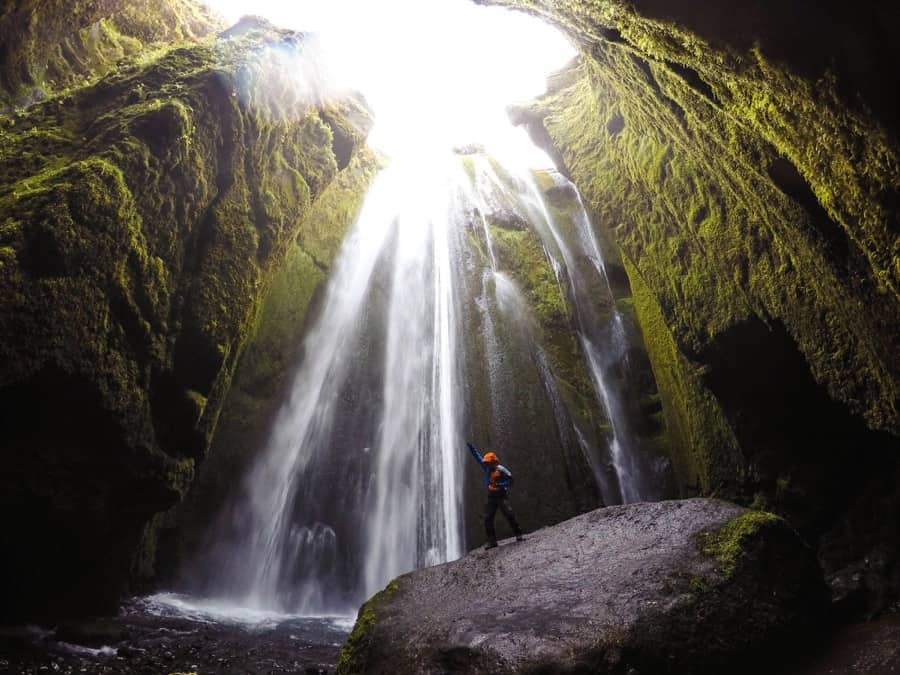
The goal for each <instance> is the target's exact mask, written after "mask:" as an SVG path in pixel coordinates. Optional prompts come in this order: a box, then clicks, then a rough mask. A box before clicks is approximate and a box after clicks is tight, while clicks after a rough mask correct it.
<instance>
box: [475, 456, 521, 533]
mask: <svg viewBox="0 0 900 675" xmlns="http://www.w3.org/2000/svg"><path fill="white" fill-rule="evenodd" d="M466 445H467V446H468V448H469V452H471V453H472V456H473V457H474V458H475V459H476V460H477V461H478V463H479V464H480V465H481V467H482V468H483V469H484V482H485V484H486V485H487V504H485V506H484V531H485V532H486V533H487V539H488V540H487V543H486V544H485V545H484V547H485V548H496V547H497V532H496V531H495V530H494V516H496V515H497V509H500V513H502V514H503V516H504V517H505V518H506V520H507V522H508V523H509V526H510V527H511V528H512V531H513V532H514V533H515V535H516V541H524V540H525V537H524V536H523V535H522V528H521V527H519V523H518V522H517V521H516V516H515V514H514V513H513V510H512V508H511V507H510V505H509V504H508V503H507V501H506V497H507V490H508V489H509V488H510V486H511V485H512V473H510V471H509V469H507V468H506V467H505V466H503V465H502V464H500V458H499V457H497V455H496V454H494V453H493V452H486V453H485V454H484V456H482V455H481V453H480V452H478V450H477V448H476V447H475V446H474V445H472V444H471V443H466Z"/></svg>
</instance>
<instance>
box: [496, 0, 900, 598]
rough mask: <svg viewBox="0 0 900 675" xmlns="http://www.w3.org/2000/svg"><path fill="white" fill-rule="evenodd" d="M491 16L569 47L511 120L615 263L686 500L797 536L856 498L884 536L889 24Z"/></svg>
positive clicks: (617, 11)
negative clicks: (542, 22) (781, 523)
mask: <svg viewBox="0 0 900 675" xmlns="http://www.w3.org/2000/svg"><path fill="white" fill-rule="evenodd" d="M491 4H504V5H508V6H514V7H517V8H520V9H525V10H527V11H529V12H532V13H535V14H537V15H539V16H542V17H544V18H546V19H548V20H549V21H551V22H554V23H556V24H557V25H559V26H560V27H561V28H563V29H564V30H565V31H567V32H568V33H569V34H570V35H571V36H572V37H573V38H574V40H575V42H576V43H577V45H578V48H579V50H580V58H579V59H578V61H577V63H574V64H572V66H571V67H570V68H568V69H567V70H566V71H565V72H563V73H560V74H559V75H558V76H556V77H555V78H554V79H553V81H552V82H551V93H550V94H549V95H548V96H546V97H545V98H544V99H543V100H541V101H539V102H537V103H535V104H533V105H530V106H523V107H521V108H519V109H517V110H516V111H514V114H515V116H516V117H517V118H518V120H519V121H521V122H523V123H525V124H527V125H528V127H529V129H530V131H531V133H532V135H533V136H534V137H535V138H536V139H537V140H538V141H539V142H541V143H543V144H544V145H545V146H549V147H550V148H551V151H552V152H553V154H554V156H555V157H556V158H557V161H558V162H559V163H560V164H561V168H562V169H563V170H564V171H566V172H567V173H568V174H569V175H570V177H571V178H572V179H573V181H574V182H575V183H576V185H578V187H579V188H580V189H581V191H582V192H583V193H584V194H585V195H586V197H587V199H588V201H589V203H590V205H591V207H592V210H593V211H594V213H595V215H596V222H597V223H599V224H601V226H603V227H606V228H608V229H609V230H610V233H611V236H612V237H613V238H614V239H615V241H616V242H617V244H618V246H619V247H620V248H621V251H622V257H623V260H624V263H625V266H626V269H627V272H628V277H629V281H630V284H631V287H632V289H633V290H634V300H635V308H636V311H637V315H638V318H639V320H640V323H641V326H642V328H643V332H644V337H645V341H646V343H647V346H648V350H649V353H650V357H651V361H652V364H653V370H654V373H655V375H656V379H657V383H658V385H659V390H660V396H661V402H662V407H663V415H664V417H665V420H666V423H667V427H668V428H669V430H670V431H671V433H672V441H673V443H672V445H673V448H672V449H673V460H674V461H675V468H676V473H677V475H678V479H679V483H680V485H681V489H682V492H683V493H687V494H691V493H703V494H719V495H727V496H730V497H732V498H735V499H738V500H740V501H742V502H743V503H751V502H752V503H755V504H756V505H758V506H768V507H769V508H773V509H776V510H778V511H779V512H781V513H784V514H787V515H789V516H790V517H791V519H792V521H793V522H794V523H795V524H796V525H798V526H800V527H801V528H802V530H803V532H804V533H805V534H806V535H807V536H810V537H813V538H815V537H818V536H819V535H821V534H822V533H823V532H826V531H829V530H831V529H832V528H834V526H835V525H836V523H837V522H838V521H840V520H841V519H842V518H844V517H845V516H844V515H843V514H846V513H847V511H848V509H849V510H853V509H860V508H862V509H863V510H865V508H869V507H862V506H860V504H861V503H870V504H871V503H873V502H874V503H885V504H889V505H890V506H889V507H888V508H887V511H886V513H887V514H890V515H889V516H888V517H889V518H894V520H893V521H892V522H895V523H896V522H897V521H896V517H897V516H898V509H897V503H898V500H897V498H896V491H895V490H894V491H893V493H891V492H890V490H888V494H887V495H886V494H885V493H884V488H883V487H882V488H878V489H877V490H876V489H875V488H872V487H871V486H870V483H871V481H872V480H873V477H875V476H878V475H879V474H882V473H887V474H888V475H892V474H894V473H895V471H896V467H897V448H898V442H897V435H898V434H900V412H898V406H897V402H898V400H900V397H898V393H900V378H898V364H900V358H898V357H900V350H898V333H897V330H896V327H897V326H898V325H900V321H898V319H900V303H898V288H900V268H898V267H897V260H898V250H900V240H898V237H897V232H898V223H900V212H898V203H900V202H898V195H900V174H898V171H897V166H898V158H900V150H898V142H897V129H898V123H897V121H898V107H897V106H896V105H895V101H894V95H893V92H892V91H887V90H886V88H885V86H884V84H885V83H884V81H883V73H885V72H890V71H892V70H893V68H895V67H896V64H897V61H898V53H897V50H896V49H895V48H894V47H893V45H895V44H896V39H895V38H896V36H897V34H898V31H900V20H898V14H897V10H896V8H895V7H894V6H893V5H891V4H890V3H887V2H873V3H867V4H866V5H865V6H864V7H858V6H854V7H848V6H845V5H842V4H839V3H825V4H824V5H823V6H818V5H817V6H816V7H815V8H814V9H813V8H810V7H808V6H807V5H806V3H801V2H789V3H781V4H780V5H779V7H778V8H777V9H772V8H766V9H765V10H764V9H763V8H761V7H760V6H758V4H757V3H752V2H737V3H729V4H728V5H727V6H725V5H723V6H722V7H721V8H711V7H710V6H709V4H708V3H702V2H696V1H691V0H680V1H677V2H659V1H656V0H636V1H635V2H630V3H625V2H619V1H617V0H606V1H596V2H574V1H571V2H570V1H565V0H564V1H563V2H553V3H550V2H542V1H540V0H533V1H531V0H522V1H519V0H510V1H508V2H506V1H501V2H494V3H491ZM890 494H893V496H889V495H890ZM875 529H876V530H877V529H878V528H875ZM854 536H855V537H858V538H859V540H866V541H867V542H868V543H867V544H865V545H862V546H860V547H859V548H858V550H857V551H856V554H857V555H862V551H861V549H866V550H868V551H871V550H873V549H872V547H873V546H880V545H881V544H883V543H884V541H883V539H881V535H880V534H873V533H872V532H871V528H870V531H869V533H868V534H863V533H862V532H861V531H859V530H857V531H856V532H855V534H854ZM876 542H881V543H876ZM897 543H898V542H897V538H896V536H894V535H891V536H889V537H888V542H887V547H888V548H889V549H890V550H891V551H892V553H891V554H889V555H887V556H886V557H887V558H889V559H890V561H891V562H887V563H884V565H886V568H887V569H889V570H890V569H893V570H896V569H897ZM883 559H884V556H882V560H883ZM891 575H894V578H895V580H896V574H895V573H894V572H889V573H888V576H889V577H890V576H891ZM895 591H896V588H895Z"/></svg>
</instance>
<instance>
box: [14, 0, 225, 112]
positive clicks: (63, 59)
mask: <svg viewBox="0 0 900 675" xmlns="http://www.w3.org/2000/svg"><path fill="white" fill-rule="evenodd" d="M219 28H223V26H222V25H221V24H220V21H219V19H217V18H216V17H215V16H214V15H212V14H211V13H210V11H209V10H208V9H207V8H206V7H205V5H201V4H199V3H197V2H194V0H165V1H164V2H159V1H158V0H137V1H136V2H127V3H126V2H121V0H93V1H88V0H75V1H72V0H11V1H10V2H6V3H4V6H3V7H2V8H0V112H3V111H4V109H7V111H8V110H9V109H12V108H14V107H17V106H27V105H30V104H31V103H34V102H36V101H40V100H43V99H44V98H46V97H48V96H51V95H53V94H56V93H59V92H61V91H63V90H66V89H73V88H78V87H81V86H83V85H84V84H86V83H88V82H90V81H93V80H96V79H97V78H98V77H99V76H102V75H105V74H106V73H108V72H110V71H113V70H116V69H117V67H118V65H119V64H120V62H122V61H125V60H130V59H147V58H149V57H150V56H151V55H152V54H153V53H154V52H156V53H157V54H158V53H159V52H160V51H162V50H164V49H165V48H166V45H169V44H171V43H174V42H181V41H196V40H198V39H200V38H203V37H205V36H207V35H209V34H210V33H211V32H212V31H214V30H216V29H219Z"/></svg>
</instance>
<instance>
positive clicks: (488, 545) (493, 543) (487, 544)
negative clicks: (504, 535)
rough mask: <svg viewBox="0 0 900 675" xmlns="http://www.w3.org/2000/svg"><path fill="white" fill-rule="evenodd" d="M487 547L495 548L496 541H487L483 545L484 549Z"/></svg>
mask: <svg viewBox="0 0 900 675" xmlns="http://www.w3.org/2000/svg"><path fill="white" fill-rule="evenodd" d="M489 548H497V542H496V541H489V542H488V543H486V544H485V545H484V550H485V551H487V550H488V549H489Z"/></svg>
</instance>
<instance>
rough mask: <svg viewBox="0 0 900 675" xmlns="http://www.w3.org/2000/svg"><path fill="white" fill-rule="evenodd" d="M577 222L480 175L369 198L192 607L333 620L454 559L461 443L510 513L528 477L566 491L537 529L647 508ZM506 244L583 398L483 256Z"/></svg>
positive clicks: (419, 181) (423, 173) (418, 180)
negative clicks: (481, 450)
mask: <svg viewBox="0 0 900 675" xmlns="http://www.w3.org/2000/svg"><path fill="white" fill-rule="evenodd" d="M546 175H550V174H545V176H546ZM555 180H556V182H557V186H558V187H559V188H560V189H562V190H569V191H574V187H573V186H571V185H570V184H568V183H567V182H566V181H565V179H563V178H562V177H560V176H558V175H557V176H556V178H555ZM575 194H576V195H577V193H575ZM577 203H578V205H579V206H578V207H577V208H576V209H575V213H573V214H571V222H572V223H573V227H571V228H569V231H563V230H564V228H562V227H561V226H560V225H559V223H558V222H557V221H556V219H555V218H554V216H553V214H552V213H551V209H550V208H549V207H548V205H547V204H546V203H545V200H544V198H543V196H542V192H541V190H540V189H539V188H538V186H537V185H536V183H535V182H534V179H533V176H532V175H531V173H530V172H526V171H522V170H513V169H512V168H509V167H506V168H504V167H499V165H496V168H495V162H494V160H489V159H488V158H487V157H485V156H483V155H475V156H473V157H466V158H463V157H460V156H457V155H452V154H450V155H448V156H447V158H446V160H445V161H444V162H442V163H437V164H434V165H430V166H428V167H427V170H423V167H421V166H419V165H406V166H405V165H403V164H402V163H397V164H395V165H393V166H391V167H389V168H387V169H385V170H384V171H383V172H382V173H381V174H380V175H379V176H378V177H377V178H376V179H375V181H374V183H373V185H372V187H371V188H370V191H369V194H368V195H367V197H366V200H365V203H364V205H363V207H362V209H361V212H360V213H359V215H358V218H357V220H356V222H355V224H354V225H353V227H352V229H351V231H350V233H349V234H348V236H347V238H346V240H345V243H344V245H343V247H342V250H341V252H340V254H339V255H338V258H337V259H336V261H335V263H334V265H333V268H332V270H331V273H330V277H329V281H328V283H327V288H326V289H325V292H324V298H323V301H322V302H321V304H320V306H319V309H318V313H317V317H316V319H315V321H314V322H313V324H312V327H311V329H310V330H309V332H308V334H307V335H306V336H305V338H304V343H303V353H304V356H303V360H302V363H301V365H300V366H299V369H298V370H297V372H296V374H295V375H294V379H293V386H292V390H291V393H290V396H289V398H288V400H287V401H285V403H284V405H283V407H282V409H281V410H280V412H279V414H278V417H277V420H276V423H275V425H274V428H273V429H272V432H271V436H270V438H269V441H268V444H267V447H266V448H265V449H264V450H263V451H262V452H261V453H260V455H259V457H258V459H257V461H256V463H255V465H254V467H253V469H252V471H251V472H250V473H249V474H248V475H247V476H246V479H245V480H244V482H243V484H242V485H241V486H240V488H239V490H237V493H236V494H235V496H234V498H233V499H232V501H231V503H230V504H229V506H228V507H227V509H226V510H225V512H224V515H223V517H222V518H221V519H220V522H219V523H218V525H217V526H216V528H215V531H214V532H213V534H212V539H213V541H214V543H215V546H214V552H213V556H212V558H213V559H214V560H215V563H214V564H212V565H209V564H207V566H206V567H207V571H206V579H205V587H204V589H203V590H204V592H205V593H206V594H208V595H212V596H218V597H227V598H230V599H232V600H233V601H236V602H239V603H241V604H244V605H247V606H251V607H265V608H275V609H279V610H285V611H291V612H299V613H303V614H335V613H346V612H351V611H354V610H355V609H356V607H358V605H359V604H360V602H361V601H362V600H363V599H365V598H366V597H368V596H369V595H371V594H372V593H374V592H375V591H377V590H379V589H380V588H382V587H383V586H384V585H385V584H386V583H387V581H389V580H390V579H391V578H393V577H395V576H397V575H398V574H401V573H403V572H405V571H409V570H411V569H414V568H417V567H422V566H426V565H433V564H436V563H440V562H443V561H446V560H450V559H453V558H456V557H458V556H459V555H461V554H462V553H463V551H464V548H465V545H464V542H465V522H464V512H465V509H464V502H465V495H466V492H465V489H464V485H466V480H467V479H466V478H464V469H463V468H462V463H463V462H470V461H471V460H470V459H467V456H466V454H465V452H464V448H465V441H466V440H467V439H469V438H473V439H474V440H476V442H478V441H479V438H476V437H475V433H476V432H477V433H478V434H479V436H480V438H481V439H484V440H486V441H488V442H490V443H491V444H492V447H494V448H499V449H500V450H499V451H500V452H501V457H502V458H503V457H511V458H512V461H513V464H512V466H513V467H514V469H515V467H516V466H519V467H522V472H520V473H519V474H518V475H524V476H525V479H526V480H525V481H524V482H525V484H526V487H525V488H523V501H524V502H526V503H527V502H529V501H532V502H535V503H536V502H537V501H538V500H546V501H549V497H548V496H547V495H546V494H542V493H541V490H542V489H545V488H546V489H547V490H550V489H551V488H550V487H548V486H542V485H541V481H540V480H539V478H537V477H536V478H534V479H530V478H529V476H530V475H534V476H539V475H540V473H541V472H542V471H544V472H551V473H561V474H564V481H561V482H560V484H565V485H568V487H567V488H565V490H563V489H562V488H559V490H560V495H561V496H560V497H558V498H556V497H554V501H558V502H559V504H558V506H555V507H554V508H557V511H558V513H559V514H560V515H554V514H555V513H557V511H550V512H549V515H547V516H543V517H544V518H557V519H558V518H560V517H564V516H565V515H566V514H568V515H572V514H573V513H574V512H577V511H580V510H584V509H586V508H591V507H593V506H596V505H598V504H600V503H606V504H611V503H619V502H622V501H634V500H637V499H641V498H647V497H648V496H649V495H650V492H649V483H650V481H649V480H648V479H647V476H646V475H645V473H646V472H644V471H643V469H642V466H643V464H642V461H641V460H640V459H639V458H638V457H637V456H636V455H637V450H636V448H635V447H633V446H632V445H631V444H630V440H629V433H630V432H629V427H628V424H627V420H625V418H624V415H623V410H622V406H621V404H620V402H619V398H618V392H617V390H616V387H615V385H614V384H613V383H611V382H610V381H609V378H608V377H607V371H608V370H609V369H610V367H611V365H612V364H613V363H621V362H622V360H623V352H622V349H623V345H622V344H621V342H622V332H621V330H619V331H617V329H616V326H617V325H618V326H619V327H621V318H620V317H619V316H618V314H617V313H616V311H615V310H614V309H613V311H612V312H611V313H610V312H606V314H603V313H602V312H600V311H598V310H597V306H598V298H597V297H596V292H597V289H598V288H600V289H601V291H602V292H604V293H606V294H607V295H608V297H606V298H604V299H603V302H602V303H599V304H600V305H602V306H604V307H609V306H613V307H614V302H613V299H612V297H611V291H610V286H609V283H608V280H607V279H606V276H605V271H604V263H603V259H602V256H601V255H600V248H599V246H598V245H597V242H596V240H595V238H594V233H593V231H592V228H591V224H590V222H589V220H588V218H587V214H586V212H585V210H584V207H583V205H581V203H580V201H578V202H577ZM498 222H499V223H501V225H500V226H498V225H497V223H498ZM503 223H506V225H505V227H506V228H507V229H506V230H504V229H503V227H504V225H503ZM498 227H499V229H498ZM498 236H501V240H496V241H495V239H496V237H498ZM504 237H505V238H507V239H510V241H514V242H517V245H528V246H532V245H534V246H538V247H539V250H540V255H539V256H538V258H537V263H536V265H538V267H540V268H541V269H543V268H544V267H546V269H547V270H550V271H549V272H547V274H549V275H552V279H553V283H552V284H551V288H550V291H548V292H549V293H550V294H551V295H553V302H554V303H556V306H558V308H561V309H559V311H560V312H562V313H561V314H560V315H559V316H560V321H561V322H564V323H571V326H563V327H561V329H562V328H565V330H567V331H569V332H572V333H575V334H577V335H578V343H577V344H576V345H574V347H573V349H575V350H576V351H577V350H578V349H579V348H580V350H581V355H580V357H577V358H576V363H575V366H574V367H571V366H570V370H572V372H574V373H576V375H577V371H578V368H581V369H582V370H584V372H588V373H589V378H585V381H590V383H591V385H592V386H593V393H591V392H590V391H588V392H587V394H585V391H584V390H585V388H584V387H581V389H579V388H578V386H577V385H573V384H572V382H570V381H569V380H571V377H570V378H569V380H567V379H566V377H565V376H564V375H563V374H560V372H559V370H560V368H563V367H564V366H565V364H562V365H561V363H560V361H559V354H560V353H562V352H561V351H560V350H559V349H557V350H555V351H554V350H551V351H549V352H548V351H547V349H546V348H545V347H544V346H543V345H542V337H541V336H542V334H543V333H542V331H544V330H545V329H546V327H545V328H544V329H542V328H541V326H540V325H539V324H540V322H538V321H536V320H535V313H534V312H533V308H532V304H533V298H532V297H531V295H529V288H528V286H527V283H526V285H525V286H522V283H523V280H522V279H519V278H517V277H516V274H515V273H514V272H512V271H507V270H505V269H503V264H504V262H503V260H502V256H501V255H500V254H498V253H497V250H499V249H498V247H500V249H502V248H503V247H504V246H508V245H509V242H506V241H505V240H503V238H504ZM534 242H539V243H538V244H535V243H534ZM529 250H531V249H529ZM585 260H587V261H588V262H589V264H587V265H586V264H585ZM604 289H605V290H604ZM531 290H532V291H533V289H531ZM570 351H571V350H570ZM579 362H580V363H581V366H578V365H577V363H579ZM588 389H590V385H589V386H588ZM573 391H575V393H574V394H573V393H572V392H573ZM578 396H580V397H581V398H577V397H578ZM586 396H587V398H586ZM576 399H577V400H576ZM588 399H590V400H588ZM591 410H593V411H594V412H591ZM586 411H587V412H586ZM604 420H605V421H604ZM523 434H527V436H526V437H523ZM523 446H524V447H523ZM529 446H532V447H529ZM529 472H530V473H529ZM585 477H586V478H585ZM469 483H470V485H469V489H470V490H471V481H469ZM529 485H530V487H527V486H529ZM475 487H478V486H475ZM552 489H556V488H552ZM567 500H568V501H567ZM532 511H536V509H532ZM525 521H526V523H527V522H528V518H527V517H526V519H525ZM210 569H211V570H212V571H209V570H210Z"/></svg>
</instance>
